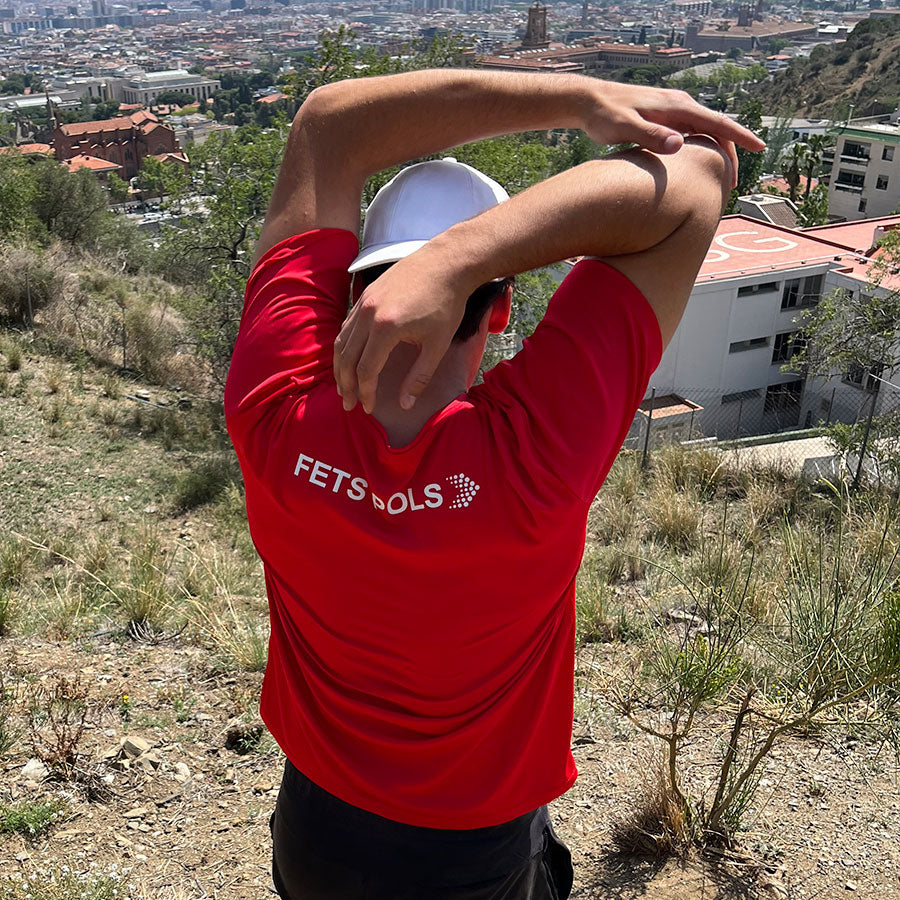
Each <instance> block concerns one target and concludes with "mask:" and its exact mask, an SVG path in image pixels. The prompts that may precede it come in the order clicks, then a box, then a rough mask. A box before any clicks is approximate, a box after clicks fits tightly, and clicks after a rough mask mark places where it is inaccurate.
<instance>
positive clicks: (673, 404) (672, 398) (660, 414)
mask: <svg viewBox="0 0 900 900" xmlns="http://www.w3.org/2000/svg"><path fill="white" fill-rule="evenodd" d="M702 409H703V407H702V406H700V405H699V404H698V403H692V402H691V401H690V400H685V398H684V397H681V396H679V395H678V394H663V395H662V396H659V397H653V398H652V399H651V398H650V397H648V398H647V399H646V400H644V402H643V403H642V404H641V405H640V406H639V407H638V412H640V413H643V415H645V416H647V415H649V414H650V412H651V410H652V412H653V418H654V419H664V418H666V417H667V416H680V415H687V414H690V413H693V412H697V411H698V410H702Z"/></svg>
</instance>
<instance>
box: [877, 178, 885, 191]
mask: <svg viewBox="0 0 900 900" xmlns="http://www.w3.org/2000/svg"><path fill="white" fill-rule="evenodd" d="M887 189H888V177H887V175H879V176H878V178H877V180H876V181H875V190H876V191H886V190H887Z"/></svg>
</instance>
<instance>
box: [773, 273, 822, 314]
mask: <svg viewBox="0 0 900 900" xmlns="http://www.w3.org/2000/svg"><path fill="white" fill-rule="evenodd" d="M824 281H825V276H824V275H810V276H809V277H808V278H790V279H788V280H787V281H785V283H784V290H783V291H782V292H781V308H782V309H794V308H795V307H798V306H815V305H816V304H817V303H818V302H819V298H820V297H821V294H822V284H823V283H824Z"/></svg>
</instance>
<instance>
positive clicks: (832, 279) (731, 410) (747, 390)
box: [630, 216, 900, 446]
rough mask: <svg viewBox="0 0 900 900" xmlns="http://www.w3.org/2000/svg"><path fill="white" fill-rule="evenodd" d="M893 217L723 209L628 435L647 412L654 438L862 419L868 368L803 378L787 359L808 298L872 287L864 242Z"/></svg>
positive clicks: (895, 222) (636, 431)
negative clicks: (802, 223)
mask: <svg viewBox="0 0 900 900" xmlns="http://www.w3.org/2000/svg"><path fill="white" fill-rule="evenodd" d="M893 227H900V216H893V217H888V218H885V219H881V220H876V221H866V222H856V223H853V224H848V225H841V226H838V225H832V226H824V227H822V228H815V229H810V230H808V231H800V230H796V229H790V228H784V227H780V226H777V225H772V224H769V223H766V222H763V221H760V220H757V219H752V218H749V217H746V216H727V217H725V218H724V219H722V221H721V222H720V223H719V227H718V230H717V232H716V236H715V238H714V239H713V242H712V245H711V247H710V249H709V252H708V253H707V256H706V259H705V260H704V263H703V266H702V267H701V269H700V272H699V274H698V276H697V280H696V282H695V285H694V289H693V291H692V292H691V297H690V301H689V303H688V305H687V309H686V310H685V314H684V317H683V319H682V321H681V324H680V325H679V327H678V329H677V331H676V332H675V335H674V337H673V338H672V341H671V343H670V344H669V346H668V347H667V348H666V351H665V353H664V354H663V357H662V360H661V362H660V364H659V366H658V367H657V369H656V371H655V372H654V373H653V375H652V377H651V378H650V384H649V387H648V394H647V398H646V400H645V404H644V407H643V411H639V412H638V415H637V417H636V419H635V425H634V427H633V428H632V435H631V438H632V440H631V442H630V443H631V445H632V446H634V443H635V440H639V439H640V435H641V434H643V433H644V431H645V428H646V422H647V419H648V418H649V419H650V420H651V423H652V425H651V427H652V431H651V434H652V435H653V441H654V443H657V442H660V441H664V440H684V439H687V438H688V437H699V436H703V435H706V436H718V437H723V438H730V437H736V436H739V435H742V436H743V435H753V434H765V433H769V432H775V431H781V430H785V429H789V428H797V427H807V426H810V425H813V424H817V423H820V422H824V421H834V420H836V419H840V420H845V421H855V420H856V417H857V415H858V414H859V411H860V408H861V406H862V405H863V403H864V402H866V399H867V397H868V394H867V393H866V391H867V389H871V388H872V383H871V379H867V378H866V377H865V373H857V374H858V377H857V376H856V374H853V373H851V376H849V377H846V378H844V379H841V378H840V376H837V377H836V378H833V379H831V380H829V381H828V383H827V384H826V383H825V382H824V381H823V380H821V379H820V380H818V381H817V382H815V383H814V384H810V385H807V384H806V383H805V379H804V378H803V377H802V376H801V375H799V374H796V373H791V372H784V371H782V367H783V366H784V365H785V364H786V363H787V362H789V360H790V358H791V356H792V355H793V353H794V352H795V351H796V349H797V347H798V346H800V343H799V342H800V341H801V340H802V337H801V336H800V335H799V334H798V332H799V331H800V329H801V327H802V321H801V320H802V314H803V311H804V310H805V309H807V308H810V307H811V306H813V305H815V304H816V303H817V302H818V301H819V300H820V299H821V297H822V296H823V295H826V294H828V293H830V292H831V291H833V290H834V289H835V288H837V287H844V288H845V289H846V288H850V289H853V290H857V291H858V290H870V288H869V287H868V279H869V277H870V275H869V272H868V269H869V266H870V264H871V260H870V259H867V258H866V256H865V253H866V252H867V251H868V250H869V249H870V248H871V247H872V246H873V244H874V243H876V242H877V236H878V235H877V234H876V228H881V229H889V228H893ZM880 233H882V234H883V231H882V232H880ZM897 281H898V282H900V278H898V279H897ZM898 286H900V285H898ZM888 287H890V286H889V285H885V288H883V289H887V288H888ZM651 399H652V400H653V403H652V406H653V410H652V415H651V414H650V406H651Z"/></svg>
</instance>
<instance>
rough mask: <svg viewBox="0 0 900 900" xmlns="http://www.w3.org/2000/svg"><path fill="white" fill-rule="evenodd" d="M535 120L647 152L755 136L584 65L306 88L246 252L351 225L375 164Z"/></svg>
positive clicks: (747, 142) (686, 100) (687, 101)
mask: <svg viewBox="0 0 900 900" xmlns="http://www.w3.org/2000/svg"><path fill="white" fill-rule="evenodd" d="M546 128H581V129H583V130H584V131H585V132H586V133H587V134H588V135H589V136H590V137H591V138H593V139H594V140H595V141H597V142H598V143H601V144H618V143H626V142H634V143H637V144H640V145H641V146H642V147H646V148H647V149H650V150H653V151H655V152H657V153H674V152H676V151H677V150H678V149H679V147H681V145H682V143H683V137H682V135H683V134H684V133H689V132H703V133H705V134H710V135H712V136H713V137H714V138H716V139H718V140H719V141H721V142H722V143H723V145H727V144H728V142H731V141H735V142H737V143H739V144H741V145H742V146H745V147H747V148H748V149H750V150H758V149H760V148H761V147H762V146H763V145H762V142H761V141H760V140H759V139H758V138H756V137H755V136H754V135H753V134H751V133H750V132H749V131H747V130H746V129H745V128H742V127H741V126H739V125H737V124H735V123H734V122H732V121H731V119H729V118H728V117H727V116H723V115H720V114H717V113H714V112H711V111H710V110H708V109H706V108H705V107H703V106H701V105H700V104H698V103H697V102H696V101H694V100H693V99H692V98H691V97H690V96H689V95H687V94H685V93H683V92H681V91H671V90H661V89H657V88H645V87H635V86H633V85H624V84H616V83H614V82H606V81H600V80H598V79H595V78H589V77H586V76H577V75H552V76H548V75H541V74H527V73H503V72H486V71H479V70H468V69H436V70H425V71H421V72H409V73H404V74H401V75H386V76H380V77H374V78H359V79H351V80H348V81H342V82H337V83H335V84H330V85H325V86H324V87H321V88H317V89H316V90H315V91H313V92H312V93H311V94H310V95H309V97H308V98H307V100H306V102H305V103H304V104H303V106H302V107H301V108H300V111H299V112H298V113H297V116H296V117H295V119H294V122H293V124H292V126H291V131H290V136H289V138H288V143H287V147H286V150H285V155H284V159H283V161H282V166H281V171H280V173H279V176H278V180H277V182H276V184H275V189H274V191H273V193H272V199H271V202H270V204H269V209H268V213H267V215H266V221H265V224H264V226H263V230H262V234H261V235H260V239H259V241H258V242H257V246H256V259H259V257H260V256H261V255H262V254H263V253H265V251H266V250H268V249H269V248H270V247H272V246H273V245H274V244H276V243H278V242H279V241H281V240H283V239H285V238H288V237H291V236H292V235H294V234H300V233H302V232H304V231H309V230H310V229H312V228H326V227H333V228H345V229H347V230H349V231H353V232H356V231H357V230H358V228H359V206H360V197H361V195H362V189H363V185H364V184H365V181H366V179H367V178H368V177H369V176H370V175H372V174H373V173H375V172H378V171H380V170H381V169H384V168H387V167H388V166H392V165H396V164H397V163H402V162H406V161H407V160H410V159H415V158H416V157H419V156H426V155H428V154H431V153H436V152H439V151H441V150H444V149H446V148H448V147H454V146H458V145H459V144H464V143H467V142H469V141H474V140H480V139H482V138H487V137H493V136H496V135H500V134H509V133H512V132H518V131H531V130H539V129H546ZM731 152H733V151H731Z"/></svg>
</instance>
